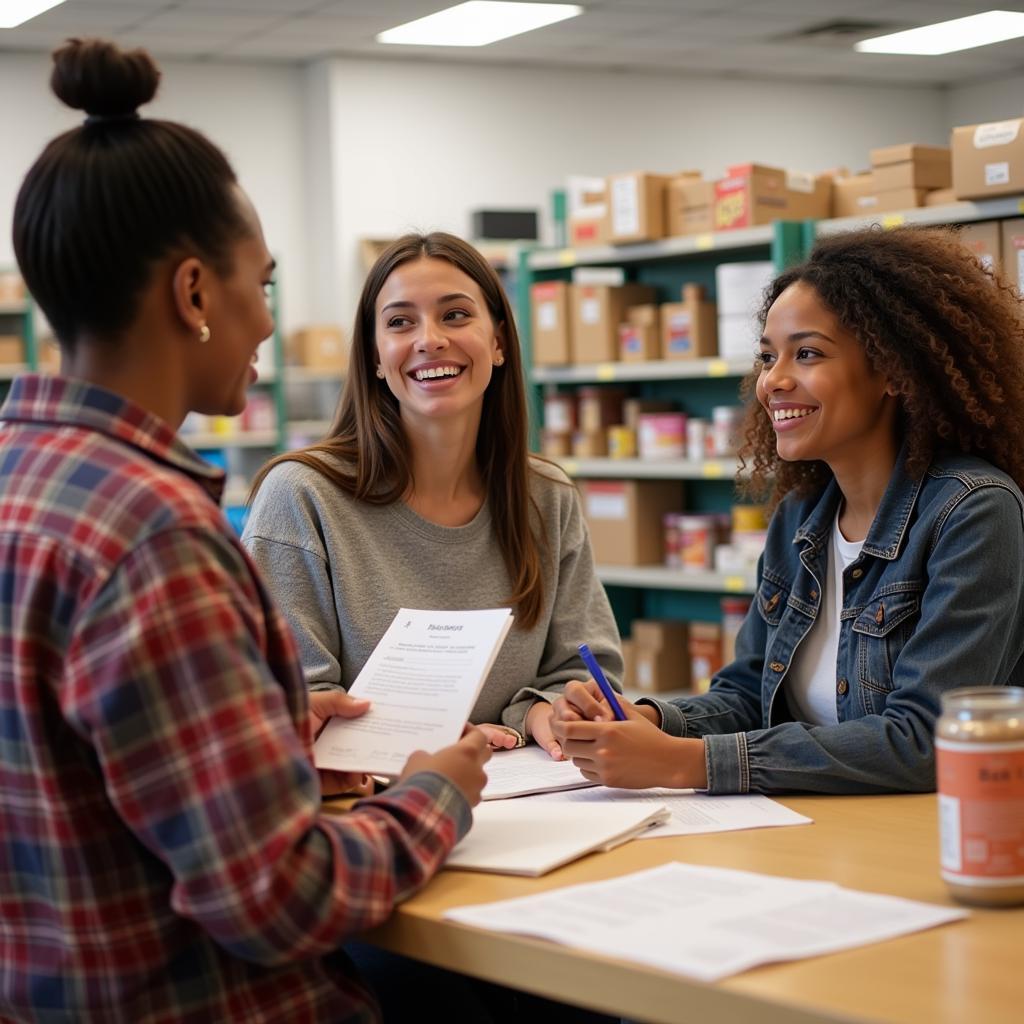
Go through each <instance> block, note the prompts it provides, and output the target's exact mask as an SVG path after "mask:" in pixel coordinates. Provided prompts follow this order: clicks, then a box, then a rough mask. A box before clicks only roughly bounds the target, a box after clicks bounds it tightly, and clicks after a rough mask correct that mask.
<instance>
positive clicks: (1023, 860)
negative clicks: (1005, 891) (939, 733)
mask: <svg viewBox="0 0 1024 1024" xmlns="http://www.w3.org/2000/svg"><path fill="white" fill-rule="evenodd" d="M935 753H936V775H937V781H938V790H939V836H940V852H941V862H942V876H943V878H945V879H946V880H947V881H952V882H965V883H967V884H972V883H974V884H977V885H986V884H987V885H1000V884H1006V885H1019V884H1024V740H1014V741H1010V742H1006V743H985V744H980V743H958V742H955V741H951V740H944V739H936V741H935Z"/></svg>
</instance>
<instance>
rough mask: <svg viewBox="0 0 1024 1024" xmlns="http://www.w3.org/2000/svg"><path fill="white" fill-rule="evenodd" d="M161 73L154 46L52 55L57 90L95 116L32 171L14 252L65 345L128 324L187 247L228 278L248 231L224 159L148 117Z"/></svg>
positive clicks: (92, 47) (73, 45)
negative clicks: (158, 269)
mask: <svg viewBox="0 0 1024 1024" xmlns="http://www.w3.org/2000/svg"><path fill="white" fill-rule="evenodd" d="M159 80H160V72H159V70H158V69H157V67H156V65H155V64H154V62H153V60H152V58H151V57H150V56H149V55H148V54H147V53H146V52H145V51H144V50H133V51H131V52H130V53H126V52H123V51H122V50H120V49H118V47H116V46H115V45H114V44H113V43H109V42H105V41H103V40H99V39H86V40H80V39H71V40H68V42H67V43H65V44H64V45H63V46H62V47H60V48H59V49H58V50H56V51H55V52H54V54H53V74H52V76H51V79H50V85H51V88H52V89H53V91H54V93H56V95H57V97H58V98H59V99H60V100H62V101H63V102H64V103H66V104H67V105H68V106H69V107H72V108H74V109H76V110H84V111H85V112H86V113H87V114H88V115H89V117H88V118H87V119H86V120H85V122H84V124H82V125H80V126H79V127H77V128H72V129H71V130H70V131H68V132H64V134H62V135H58V136H57V137H56V138H55V139H53V140H52V141H51V142H50V143H49V144H48V145H47V147H46V148H45V149H44V150H43V152H42V154H41V155H40V157H39V158H38V159H37V160H36V162H35V163H34V164H33V165H32V167H31V169H30V170H29V172H28V174H27V175H26V176H25V180H24V181H23V182H22V185H21V189H20V190H19V192H18V198H17V202H16V203H15V207H14V252H15V254H16V256H17V259H18V266H19V267H20V268H21V272H22V274H23V276H24V278H25V283H26V285H27V286H28V289H29V291H30V292H31V294H32V295H33V297H34V298H35V299H36V301H37V302H38V303H39V305H40V307H41V308H42V310H43V312H44V313H45V314H46V317H47V319H48V320H49V321H50V323H51V325H52V326H53V329H54V331H55V332H56V334H57V337H58V339H59V340H60V342H61V344H62V345H63V346H64V347H65V348H69V349H70V348H71V347H73V345H74V343H75V339H76V338H77V337H78V336H79V335H80V334H81V333H83V332H88V333H89V334H93V335H96V336H98V337H100V338H109V337H112V336H114V335H116V334H117V333H118V332H119V331H120V330H122V329H124V328H125V327H126V326H127V325H128V324H129V323H130V322H131V321H132V319H133V317H134V316H135V314H136V311H137V307H138V301H139V295H140V292H141V291H142V290H143V288H144V286H145V285H146V283H147V281H148V280H149V277H150V274H151V273H152V270H153V265H154V264H155V263H156V262H157V261H159V260H160V259H162V258H163V257H165V256H166V255H168V254H169V253H171V252H173V251H174V250H175V249H176V248H177V247H188V248H191V249H194V250H195V251H196V253H197V254H199V255H201V256H202V258H203V259H204V260H207V261H208V262H210V264H211V265H212V266H213V267H214V268H215V269H216V270H217V271H218V273H222V274H226V273H228V272H229V271H230V269H231V247H232V243H233V242H235V241H237V240H238V239H239V238H241V237H243V236H244V235H245V233H246V231H247V227H246V221H245V220H244V218H243V214H242V212H241V208H240V207H239V204H238V201H237V198H236V197H235V195H234V192H233V188H234V185H235V182H236V178H235V172H234V171H233V170H232V168H231V165H230V164H229V163H228V161H227V158H226V157H225V156H224V154H223V153H222V152H221V151H220V150H219V149H218V148H217V147H216V146H215V145H214V144H213V143H212V142H210V141H209V139H207V138H206V137H205V136H203V135H201V134H200V133H199V132H197V131H195V130H194V129H192V128H186V127H185V126H184V125H180V124H175V123H174V122H171V121H155V120H149V119H145V120H144V119H140V118H139V117H138V115H137V108H138V107H140V106H141V105H142V104H144V103H148V102H149V101H150V100H152V99H153V97H154V96H155V95H156V89H157V83H158V82H159Z"/></svg>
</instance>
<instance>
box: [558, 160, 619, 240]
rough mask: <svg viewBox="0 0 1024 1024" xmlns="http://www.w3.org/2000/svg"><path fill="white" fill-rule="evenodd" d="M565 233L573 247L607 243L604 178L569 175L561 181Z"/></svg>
mask: <svg viewBox="0 0 1024 1024" xmlns="http://www.w3.org/2000/svg"><path fill="white" fill-rule="evenodd" d="M565 205H566V212H567V214H568V216H567V218H566V234H567V236H568V239H567V240H568V244H569V245H570V246H572V247H574V248H577V249H579V248H586V247H587V246H593V245H607V244H608V241H609V229H610V222H609V217H608V201H607V192H606V188H605V180H604V178H592V177H583V176H581V175H571V176H570V177H569V178H568V179H567V180H566V183H565Z"/></svg>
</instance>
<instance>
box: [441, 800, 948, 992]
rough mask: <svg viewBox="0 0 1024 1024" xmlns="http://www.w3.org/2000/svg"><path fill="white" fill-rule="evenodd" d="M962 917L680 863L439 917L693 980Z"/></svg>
mask: <svg viewBox="0 0 1024 1024" xmlns="http://www.w3.org/2000/svg"><path fill="white" fill-rule="evenodd" d="M499 806H500V805H499ZM561 810H562V811H563V813H564V811H565V808H564V807H563V808H561ZM966 916H967V915H966V913H965V912H964V911H962V910H955V909H952V908H950V907H939V906H933V905H931V904H927V903H917V902H914V901H911V900H905V899H900V898H897V897H895V896H878V895H875V894H873V893H864V892H855V891H853V890H850V889H844V888H842V887H840V886H838V885H834V884H832V883H831V882H806V881H798V880H796V879H789V878H775V877H773V876H770V875H757V874H752V873H750V872H747V871H731V870H728V869H726V868H706V867H694V866H691V865H688V864H679V863H671V864H663V865H661V866H660V867H657V868H651V869H650V870H647V871H638V872H635V873H634V874H630V875H625V876H623V877H621V878H616V879H613V880H611V881H607V882H591V883H588V884H586V885H573V886H568V887H566V888H562V889H555V890H552V891H549V892H545V893H540V894H538V895H536V896H525V897H522V898H520V899H514V900H502V901H501V902H499V903H488V904H484V905H482V906H475V907H457V908H454V909H452V910H449V911H448V912H447V913H446V914H445V917H447V918H450V919H452V920H454V921H459V922H461V923H463V924H468V925H474V926H475V927H477V928H484V929H487V930H490V931H499V932H513V933H518V934H521V935H532V936H536V937H537V938H542V939H550V940H551V941H553V942H559V943H562V944H564V945H567V946H574V947H576V948H578V949H585V950H588V951H590V952H593V953H598V954H601V955H603V956H609V957H615V958H618V959H621V960H629V961H633V962H635V963H640V964H645V965H648V966H650V967H656V968H659V969H661V970H664V971H671V972H673V973H676V974H683V975H687V976H689V977H692V978H697V979H699V980H701V981H716V980H717V979H719V978H724V977H726V976H728V975H730V974H735V973H737V972H739V971H744V970H747V969H748V968H750V967H754V966H756V965H757V964H764V963H770V962H772V961H778V960H793V959H800V958H804V957H810V956H818V955H820V954H822V953H834V952H836V951H838V950H841V949H850V948H852V947H855V946H863V945H866V944H868V943H872V942H880V941H882V940H884V939H889V938H894V937H896V936H897V935H905V934H907V933H908V932H914V931H920V930H922V929H924V928H932V927H934V926H936V925H941V924H945V923H947V922H949V921H956V920H959V919H961V918H964V917H966Z"/></svg>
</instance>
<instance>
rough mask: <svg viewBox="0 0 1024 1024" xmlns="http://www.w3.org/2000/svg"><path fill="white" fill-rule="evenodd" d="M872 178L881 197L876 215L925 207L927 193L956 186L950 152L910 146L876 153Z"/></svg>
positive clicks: (945, 148) (936, 147)
mask: <svg viewBox="0 0 1024 1024" xmlns="http://www.w3.org/2000/svg"><path fill="white" fill-rule="evenodd" d="M871 177H872V181H873V184H874V188H875V192H876V195H877V196H878V203H877V204H876V206H875V208H874V212H878V213H887V212H889V211H891V210H909V209H913V208H914V207H916V206H923V205H924V200H925V196H926V195H927V193H928V192H931V191H934V190H936V189H945V188H949V187H950V185H951V184H952V182H953V167H952V159H951V155H950V151H949V148H948V147H946V146H920V145H917V144H916V143H911V142H908V143H902V144H901V145H898V146H884V147H882V148H881V149H873V150H871Z"/></svg>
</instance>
